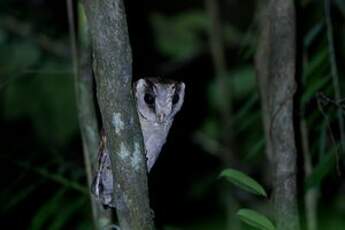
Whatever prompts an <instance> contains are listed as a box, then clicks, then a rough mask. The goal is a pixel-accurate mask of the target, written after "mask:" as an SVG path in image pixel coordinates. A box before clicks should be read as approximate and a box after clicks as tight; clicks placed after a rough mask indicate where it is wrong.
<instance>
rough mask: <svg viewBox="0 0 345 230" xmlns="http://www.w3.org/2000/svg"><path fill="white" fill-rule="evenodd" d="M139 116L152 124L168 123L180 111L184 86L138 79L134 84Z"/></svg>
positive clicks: (170, 82) (156, 80) (157, 80)
mask: <svg viewBox="0 0 345 230" xmlns="http://www.w3.org/2000/svg"><path fill="white" fill-rule="evenodd" d="M134 90H135V96H136V100H137V107H138V112H139V114H140V115H141V116H142V117H143V118H145V119H146V120H148V121H151V122H153V123H157V124H158V123H160V124H162V123H165V122H167V121H170V120H171V119H172V118H173V117H174V116H175V114H176V113H177V112H178V111H179V110H180V109H181V106H182V104H183V100H184V92H185V84H184V83H183V82H175V81H166V82H165V81H161V80H159V79H154V78H150V79H140V80H138V81H137V82H135V83H134Z"/></svg>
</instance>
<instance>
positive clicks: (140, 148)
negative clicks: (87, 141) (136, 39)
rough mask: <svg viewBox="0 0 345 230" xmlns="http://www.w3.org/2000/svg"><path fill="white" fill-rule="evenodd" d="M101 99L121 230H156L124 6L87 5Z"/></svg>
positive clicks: (99, 0) (88, 0)
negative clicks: (150, 202)
mask: <svg viewBox="0 0 345 230" xmlns="http://www.w3.org/2000/svg"><path fill="white" fill-rule="evenodd" d="M84 6H85V11H86V16H87V19H88V22H89V26H90V34H91V45H92V54H93V70H94V74H95V79H96V85H97V99H98V103H99V107H100V111H101V115H102V121H103V127H104V129H105V132H106V134H107V145H108V147H109V152H110V158H111V162H112V171H113V176H114V191H115V192H114V193H113V195H114V197H113V199H114V200H115V202H116V211H117V216H118V220H119V224H120V228H121V230H146V229H153V228H154V227H153V220H152V215H151V209H150V206H149V198H148V187H147V169H146V160H145V156H144V144H143V137H142V133H141V128H140V124H139V118H138V115H137V110H136V106H135V101H134V98H133V94H132V88H131V80H132V55H131V48H130V44H129V37H128V31H127V22H126V16H125V9H124V4H123V1H122V0H84Z"/></svg>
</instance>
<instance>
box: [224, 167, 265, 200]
mask: <svg viewBox="0 0 345 230" xmlns="http://www.w3.org/2000/svg"><path fill="white" fill-rule="evenodd" d="M219 176H220V177H225V178H226V179H227V180H228V181H229V182H231V183H233V184H234V185H236V186H238V187H240V188H242V189H243V190H246V191H248V192H251V193H254V194H257V195H261V196H264V197H267V193H266V191H265V189H264V188H263V187H262V186H261V185H260V184H259V183H258V182H256V181H255V180H254V179H252V178H251V177H249V176H247V175H246V174H244V173H243V172H240V171H238V170H235V169H225V170H223V172H221V174H220V175H219Z"/></svg>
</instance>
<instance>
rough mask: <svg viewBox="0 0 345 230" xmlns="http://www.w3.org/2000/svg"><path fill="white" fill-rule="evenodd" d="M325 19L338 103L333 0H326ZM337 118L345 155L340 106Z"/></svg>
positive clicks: (341, 144) (339, 93)
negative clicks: (332, 11) (332, 15)
mask: <svg viewBox="0 0 345 230" xmlns="http://www.w3.org/2000/svg"><path fill="white" fill-rule="evenodd" d="M325 17H326V25H327V40H328V55H329V62H330V65H331V75H332V82H333V88H334V96H335V100H336V101H337V102H338V101H340V100H341V92H340V85H339V75H338V68H337V61H336V57H335V50H334V38H333V26H332V18H331V0H325ZM337 117H338V125H339V132H340V147H341V150H342V154H345V143H344V142H345V130H344V118H343V116H342V108H341V107H340V106H339V107H338V108H337Z"/></svg>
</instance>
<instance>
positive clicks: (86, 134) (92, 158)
mask: <svg viewBox="0 0 345 230" xmlns="http://www.w3.org/2000/svg"><path fill="white" fill-rule="evenodd" d="M69 3H71V1H69ZM69 10H70V11H72V7H69ZM78 12H79V19H80V20H79V21H80V23H79V37H80V41H79V50H78V51H79V52H78V54H79V59H77V58H76V56H77V54H75V55H74V56H75V60H79V63H78V64H79V68H78V71H77V72H78V73H77V74H76V78H75V89H76V98H77V105H78V116H79V125H80V131H81V137H82V142H83V152H84V161H85V168H86V177H87V182H88V187H89V188H90V187H91V183H92V175H94V172H95V170H96V167H97V153H98V143H99V132H98V130H99V127H98V124H97V115H96V104H95V102H96V99H95V97H94V93H93V90H94V86H93V75H92V63H91V49H90V44H89V40H88V33H87V28H86V27H87V25H86V21H85V20H83V19H84V17H85V15H84V11H83V9H79V10H78ZM70 15H71V16H70V19H71V18H72V14H70ZM70 22H73V20H70ZM72 24H73V23H72ZM72 27H73V25H70V28H72ZM73 31H75V29H73ZM73 31H71V34H73ZM73 40H74V41H75V36H74V38H73ZM72 42H73V41H72ZM75 50H76V47H75ZM75 65H77V64H76V63H75ZM90 199H91V208H92V216H93V223H94V227H95V229H99V230H100V229H104V228H105V227H106V226H109V225H112V211H111V209H104V208H103V206H102V205H101V204H100V203H98V202H97V201H96V200H95V199H94V198H93V197H92V196H91V195H90Z"/></svg>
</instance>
